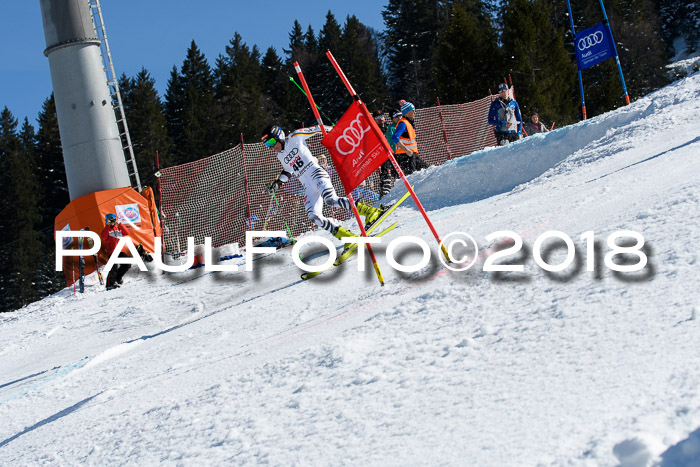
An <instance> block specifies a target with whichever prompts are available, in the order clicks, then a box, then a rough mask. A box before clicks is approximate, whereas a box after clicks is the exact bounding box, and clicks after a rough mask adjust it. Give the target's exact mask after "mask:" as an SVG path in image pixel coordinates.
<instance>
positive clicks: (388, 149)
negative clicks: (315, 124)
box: [326, 50, 452, 262]
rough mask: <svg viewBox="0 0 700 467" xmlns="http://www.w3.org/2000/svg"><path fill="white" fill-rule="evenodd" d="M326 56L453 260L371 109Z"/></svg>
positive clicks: (444, 252) (332, 58)
mask: <svg viewBox="0 0 700 467" xmlns="http://www.w3.org/2000/svg"><path fill="white" fill-rule="evenodd" d="M326 57H328V60H330V61H331V63H332V64H333V68H335V71H336V72H337V73H338V76H340V79H341V80H343V84H345V87H346V88H347V89H348V91H349V92H350V95H351V96H352V98H353V99H354V100H356V101H357V103H358V104H359V105H360V109H361V110H362V114H363V115H364V117H365V118H366V119H367V121H368V122H369V124H370V127H371V128H372V131H374V134H375V135H376V136H377V138H379V141H381V143H382V144H383V145H384V149H386V152H387V154H389V160H390V161H391V165H393V166H394V169H395V170H396V173H398V174H399V177H401V180H403V183H404V185H406V188H407V189H408V191H409V193H411V197H412V198H413V201H414V202H415V203H416V206H418V210H419V211H420V213H421V214H422V215H423V218H424V219H425V222H426V223H427V224H428V227H429V228H430V231H431V232H432V233H433V236H434V237H435V240H437V242H438V244H439V245H440V248H441V249H442V253H443V254H444V255H445V258H446V259H447V261H448V262H452V260H451V259H450V255H449V254H448V253H447V248H445V245H443V244H442V240H440V235H439V234H438V233H437V230H435V226H433V223H432V222H430V218H429V217H428V213H426V212H425V208H423V205H422V204H421V202H420V200H419V199H418V196H417V195H416V192H415V191H413V188H412V187H411V184H410V183H409V182H408V179H407V178H406V175H405V174H404V173H403V170H401V167H400V166H399V164H398V162H396V158H395V157H394V153H393V151H392V150H391V146H389V142H388V141H387V140H386V138H385V137H384V135H383V134H382V132H381V131H380V130H379V126H377V122H375V121H374V119H373V118H372V115H371V114H370V113H369V110H367V106H366V105H365V104H364V103H363V102H362V100H361V99H360V96H358V95H357V93H356V92H355V90H354V89H353V87H352V85H351V84H350V81H348V78H347V77H346V76H345V73H343V70H341V69H340V65H338V62H336V61H335V57H333V54H332V53H331V51H330V50H329V51H327V52H326Z"/></svg>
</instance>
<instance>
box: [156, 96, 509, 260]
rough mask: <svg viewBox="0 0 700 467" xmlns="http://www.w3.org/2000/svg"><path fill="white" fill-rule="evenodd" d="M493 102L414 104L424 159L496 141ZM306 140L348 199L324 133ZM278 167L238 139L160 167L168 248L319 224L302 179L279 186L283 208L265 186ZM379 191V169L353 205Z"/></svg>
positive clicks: (330, 212) (259, 147)
mask: <svg viewBox="0 0 700 467" xmlns="http://www.w3.org/2000/svg"><path fill="white" fill-rule="evenodd" d="M490 105H491V98H490V97H485V98H483V99H480V100H478V101H474V102H468V103H466V104H456V105H447V106H439V107H429V108H425V109H416V118H415V124H416V125H415V126H416V138H417V140H418V151H419V154H420V156H421V158H423V160H425V161H426V162H427V163H428V164H429V165H442V164H444V163H445V162H446V161H447V160H449V159H450V158H455V157H460V156H466V155H468V154H471V153H472V152H474V151H478V150H479V149H482V148H484V147H486V146H493V145H495V144H496V139H495V137H494V134H493V130H492V129H491V127H490V126H489V125H488V123H487V121H486V120H487V116H488V111H489V106H490ZM441 113H442V118H441ZM387 121H389V120H387ZM292 131H293V130H292ZM306 144H307V145H308V147H309V149H310V150H311V152H312V153H313V155H314V156H316V157H317V158H319V162H320V163H321V165H322V166H324V167H326V170H327V171H328V173H329V174H330V175H331V178H332V180H333V186H335V188H336V191H337V192H338V195H339V196H345V195H346V193H345V191H344V189H343V186H342V184H341V183H340V179H339V178H338V174H337V172H336V170H335V168H334V167H333V162H332V160H331V157H330V155H329V154H327V152H326V151H325V148H324V147H323V145H322V144H321V136H320V135H319V136H315V137H313V138H310V139H308V140H306ZM448 148H449V150H448ZM281 170H282V168H281V165H280V163H279V161H278V160H277V156H276V154H275V153H274V152H273V151H272V150H270V149H268V148H267V147H265V145H263V144H262V143H256V144H243V145H241V144H239V145H238V146H236V147H234V148H233V149H229V150H228V151H224V152H222V153H219V154H215V155H213V156H210V157H207V158H204V159H200V160H198V161H194V162H190V163H187V164H182V165H178V166H175V167H169V168H166V169H162V170H161V171H160V182H161V203H162V215H163V241H164V244H165V247H164V249H165V251H166V252H169V253H174V254H178V253H182V252H184V251H185V250H186V249H187V238H188V237H194V239H195V244H198V245H199V244H203V243H204V237H211V238H212V245H213V246H214V247H219V246H222V245H226V244H231V243H238V244H239V245H240V246H241V247H243V246H244V245H245V232H246V231H247V230H282V231H286V230H287V228H289V230H290V231H291V234H292V236H295V237H296V236H297V235H299V234H301V233H304V232H308V231H310V230H312V229H313V228H315V226H314V225H313V224H312V223H311V221H309V218H308V217H307V215H306V213H305V212H304V190H303V187H302V186H301V184H300V183H299V181H297V180H296V179H292V180H290V181H289V182H287V183H285V184H284V186H283V187H282V188H281V189H279V190H277V193H276V197H277V202H279V205H278V204H277V202H275V199H274V198H273V197H272V196H271V195H269V194H268V193H267V191H266V190H265V185H267V184H269V183H271V182H272V181H273V180H274V179H275V178H276V177H277V176H278V175H279V173H280V172H281ZM379 191H380V180H379V172H378V171H377V172H375V173H373V174H372V175H371V176H370V177H369V178H368V179H367V180H365V182H364V184H363V185H362V186H359V187H358V188H356V189H355V190H354V191H353V197H354V198H355V201H356V202H357V201H363V202H365V203H367V204H375V203H376V202H377V200H378V199H379ZM324 213H325V214H326V215H327V216H329V217H334V218H335V219H338V220H345V219H349V218H350V217H352V214H351V213H350V212H347V211H343V210H340V209H331V208H328V207H325V208H324ZM285 224H286V225H285Z"/></svg>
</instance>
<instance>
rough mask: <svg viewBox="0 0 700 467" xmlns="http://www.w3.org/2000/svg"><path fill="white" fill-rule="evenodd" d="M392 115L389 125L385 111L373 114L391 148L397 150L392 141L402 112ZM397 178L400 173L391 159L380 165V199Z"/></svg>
mask: <svg viewBox="0 0 700 467" xmlns="http://www.w3.org/2000/svg"><path fill="white" fill-rule="evenodd" d="M392 115H393V117H392V122H391V123H390V124H389V125H387V123H386V118H385V117H384V112H382V111H381V110H377V111H376V112H374V114H373V116H374V120H375V121H376V122H377V125H379V129H380V130H382V133H384V137H385V138H386V139H387V141H388V142H389V145H390V146H391V150H392V151H396V148H395V146H394V144H393V141H391V136H392V135H393V134H394V131H396V124H397V123H398V122H399V118H400V117H401V112H400V111H395V112H394V113H393V114H392ZM397 117H399V118H397ZM396 178H399V174H398V173H396V169H394V166H393V165H392V164H391V161H390V160H387V161H386V162H384V163H383V164H382V165H381V166H380V167H379V182H380V189H379V199H381V198H382V197H384V195H386V194H387V193H389V192H390V191H391V187H392V186H393V180H394V179H396Z"/></svg>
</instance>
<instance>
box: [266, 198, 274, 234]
mask: <svg viewBox="0 0 700 467" xmlns="http://www.w3.org/2000/svg"><path fill="white" fill-rule="evenodd" d="M274 196H275V194H274V193H272V196H270V202H269V203H268V204H269V207H268V208H267V215H266V216H265V223H264V224H263V230H267V221H269V220H270V213H271V212H272V202H273V201H274Z"/></svg>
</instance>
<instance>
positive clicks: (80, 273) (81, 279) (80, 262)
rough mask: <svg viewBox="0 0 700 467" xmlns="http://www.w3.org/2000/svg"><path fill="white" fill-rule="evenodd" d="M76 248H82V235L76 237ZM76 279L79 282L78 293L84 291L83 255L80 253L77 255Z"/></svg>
mask: <svg viewBox="0 0 700 467" xmlns="http://www.w3.org/2000/svg"><path fill="white" fill-rule="evenodd" d="M78 250H80V251H82V250H83V237H79V238H78ZM78 281H79V284H80V293H84V292H85V257H84V256H83V255H82V254H81V255H80V256H79V257H78Z"/></svg>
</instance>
